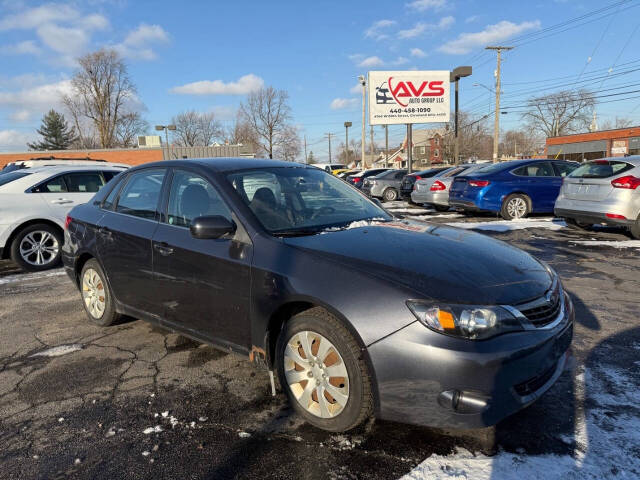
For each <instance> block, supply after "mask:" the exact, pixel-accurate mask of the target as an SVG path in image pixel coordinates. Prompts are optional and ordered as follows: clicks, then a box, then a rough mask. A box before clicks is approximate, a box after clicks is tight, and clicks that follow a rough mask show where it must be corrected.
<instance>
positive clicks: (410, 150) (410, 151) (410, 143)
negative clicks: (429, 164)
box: [407, 123, 413, 173]
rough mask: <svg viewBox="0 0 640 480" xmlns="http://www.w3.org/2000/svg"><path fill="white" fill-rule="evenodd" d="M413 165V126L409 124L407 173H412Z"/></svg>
mask: <svg viewBox="0 0 640 480" xmlns="http://www.w3.org/2000/svg"><path fill="white" fill-rule="evenodd" d="M412 163H413V124H411V123H407V173H411V166H412V165H411V164H412Z"/></svg>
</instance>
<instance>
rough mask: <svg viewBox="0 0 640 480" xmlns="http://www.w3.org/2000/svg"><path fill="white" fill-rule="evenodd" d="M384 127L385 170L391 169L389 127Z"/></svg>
mask: <svg viewBox="0 0 640 480" xmlns="http://www.w3.org/2000/svg"><path fill="white" fill-rule="evenodd" d="M383 127H384V168H389V125H383Z"/></svg>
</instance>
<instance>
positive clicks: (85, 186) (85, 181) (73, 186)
mask: <svg viewBox="0 0 640 480" xmlns="http://www.w3.org/2000/svg"><path fill="white" fill-rule="evenodd" d="M64 180H65V183H66V184H67V189H68V191H69V192H70V193H96V192H97V191H98V190H100V189H101V188H102V186H103V185H104V180H103V179H102V175H100V172H78V173H67V174H66V175H65V176H64Z"/></svg>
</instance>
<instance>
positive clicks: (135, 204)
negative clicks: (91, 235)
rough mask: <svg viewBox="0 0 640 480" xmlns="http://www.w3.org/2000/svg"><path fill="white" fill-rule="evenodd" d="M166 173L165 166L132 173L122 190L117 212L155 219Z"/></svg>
mask: <svg viewBox="0 0 640 480" xmlns="http://www.w3.org/2000/svg"><path fill="white" fill-rule="evenodd" d="M165 173H166V170H165V169H164V168H163V169H151V170H142V171H140V172H136V173H134V174H132V175H131V176H130V177H129V180H128V182H127V184H126V185H125V186H124V187H123V188H122V191H121V192H120V195H119V197H118V203H117V205H116V212H119V213H124V214H126V215H133V216H135V217H141V218H148V219H155V218H156V214H157V210H158V201H159V200H160V192H161V191H162V182H163V181H164V176H165Z"/></svg>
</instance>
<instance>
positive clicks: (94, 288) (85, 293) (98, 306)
mask: <svg viewBox="0 0 640 480" xmlns="http://www.w3.org/2000/svg"><path fill="white" fill-rule="evenodd" d="M105 295H106V293H105V289H104V282H103V281H102V278H100V275H99V274H98V272H96V271H95V270H94V269H93V268H88V269H87V270H85V272H84V275H83V276H82V299H83V300H84V304H85V305H86V307H87V311H88V312H89V314H90V315H91V316H92V317H93V318H95V319H99V318H102V315H103V314H104V310H105V308H106V305H107V302H106V298H105Z"/></svg>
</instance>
